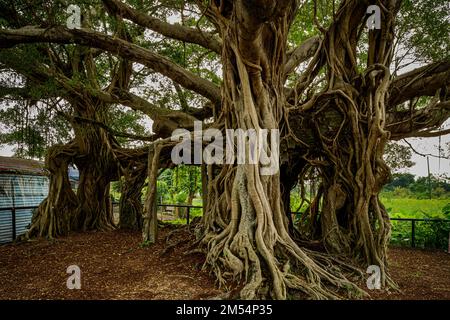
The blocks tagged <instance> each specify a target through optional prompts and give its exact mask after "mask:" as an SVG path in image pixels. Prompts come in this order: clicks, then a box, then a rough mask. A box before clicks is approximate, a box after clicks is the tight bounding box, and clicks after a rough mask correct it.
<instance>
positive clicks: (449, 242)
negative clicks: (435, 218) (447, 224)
mask: <svg viewBox="0 0 450 320" xmlns="http://www.w3.org/2000/svg"><path fill="white" fill-rule="evenodd" d="M448 253H450V231H449V232H448Z"/></svg>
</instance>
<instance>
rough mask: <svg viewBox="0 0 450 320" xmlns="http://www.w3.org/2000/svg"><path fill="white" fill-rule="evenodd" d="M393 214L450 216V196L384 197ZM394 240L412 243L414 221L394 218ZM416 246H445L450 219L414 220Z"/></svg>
mask: <svg viewBox="0 0 450 320" xmlns="http://www.w3.org/2000/svg"><path fill="white" fill-rule="evenodd" d="M382 202H383V204H384V205H385V207H386V208H387V210H388V212H389V215H390V216H391V218H413V219H442V220H446V219H449V218H450V200H449V199H448V198H447V199H433V200H429V199H407V198H403V199H387V198H383V199H382ZM391 223H392V236H391V243H392V244H394V245H401V246H410V245H411V241H412V239H411V238H412V235H411V228H412V227H411V222H410V221H396V220H392V221H391ZM415 224H416V225H415V239H416V240H415V242H416V246H417V247H423V248H438V249H446V248H447V246H448V237H449V232H450V222H445V221H438V222H433V221H417V222H416V223H415Z"/></svg>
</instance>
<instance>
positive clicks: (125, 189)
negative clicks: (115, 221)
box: [119, 163, 147, 230]
mask: <svg viewBox="0 0 450 320" xmlns="http://www.w3.org/2000/svg"><path fill="white" fill-rule="evenodd" d="M146 177H147V166H145V165H141V166H139V167H138V166H137V164H135V163H133V165H132V166H130V167H128V168H126V169H124V179H123V183H122V193H121V196H120V202H119V212H120V214H119V217H120V219H119V227H120V228H121V229H132V230H141V228H142V213H143V205H142V188H143V186H144V183H145V178H146Z"/></svg>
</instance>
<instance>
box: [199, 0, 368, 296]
mask: <svg viewBox="0 0 450 320" xmlns="http://www.w3.org/2000/svg"><path fill="white" fill-rule="evenodd" d="M294 12H295V5H294V1H283V2H282V3H278V2H275V1H273V2H263V1H256V3H253V4H252V5H250V4H248V3H247V2H245V1H236V2H234V3H233V4H231V3H230V2H225V4H224V5H222V6H219V7H215V11H214V14H215V16H216V21H217V23H218V25H219V26H220V30H221V33H222V39H223V53H222V60H223V64H224V82H223V88H222V91H223V92H222V95H223V103H222V114H221V115H220V116H219V119H218V121H217V122H218V123H221V124H222V126H223V127H222V129H238V128H240V129H243V130H255V131H256V132H257V133H260V132H261V130H262V129H280V128H281V129H283V130H284V128H283V127H284V125H283V123H284V121H285V105H284V103H285V97H284V89H283V82H284V81H283V79H284V72H283V70H284V69H283V67H284V63H285V61H284V59H285V51H284V50H285V48H286V37H287V32H288V28H289V25H290V23H291V19H292V15H293V13H294ZM282 134H284V132H282ZM270 139H273V137H271V138H270ZM271 142H272V143H275V146H276V147H278V146H277V145H276V144H278V141H270V142H269V143H267V144H266V145H264V151H265V152H266V154H267V155H272V156H274V157H278V154H276V150H275V148H274V144H272V143H271ZM247 147H248V144H247ZM258 159H259V157H258ZM271 160H272V161H273V160H276V161H278V160H279V159H278V158H276V159H273V158H272V159H271ZM246 161H247V163H248V157H247V159H246ZM276 167H277V168H278V162H277V163H276ZM262 170H264V168H263V167H262V165H261V164H260V163H259V162H258V163H257V164H238V165H224V166H222V167H221V170H220V172H219V173H218V174H217V175H216V176H215V177H214V178H212V179H211V180H209V183H210V184H212V186H211V188H210V190H212V191H213V192H212V193H211V194H209V197H208V206H207V208H208V210H207V211H206V212H205V216H204V218H203V237H202V243H203V244H204V245H205V246H206V248H207V257H206V263H207V265H209V267H210V268H211V269H212V270H213V271H214V272H215V274H216V276H217V278H218V280H219V282H220V283H221V284H224V283H226V282H227V281H228V280H238V281H239V280H240V281H242V282H243V284H244V286H243V288H242V290H241V292H240V295H241V298H244V299H253V298H262V297H271V298H276V299H286V298H287V295H288V290H293V291H302V292H304V293H306V294H307V295H308V296H311V297H315V298H335V297H337V295H336V293H335V292H333V291H332V290H329V289H328V288H327V287H326V286H325V285H324V284H327V285H331V286H336V287H347V288H348V289H350V288H353V289H354V292H360V293H361V291H360V290H359V289H358V288H357V287H356V286H354V285H353V284H352V283H350V282H349V281H348V280H347V279H346V278H345V277H344V276H343V275H342V274H341V273H340V272H333V271H331V270H330V269H327V266H326V265H327V263H328V262H326V258H325V257H323V256H321V255H320V254H318V253H314V254H310V253H309V252H308V251H307V250H305V249H303V248H300V247H299V246H298V245H297V244H296V243H295V241H294V240H293V239H292V237H291V235H290V234H289V232H288V219H287V217H286V214H285V212H284V209H283V206H282V203H281V191H280V174H279V172H277V173H275V174H273V175H264V174H262V173H263V171H262ZM318 257H320V258H318ZM324 261H325V262H324Z"/></svg>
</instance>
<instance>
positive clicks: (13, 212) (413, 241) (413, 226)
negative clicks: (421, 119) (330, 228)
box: [0, 202, 450, 251]
mask: <svg viewBox="0 0 450 320" xmlns="http://www.w3.org/2000/svg"><path fill="white" fill-rule="evenodd" d="M112 204H113V206H114V205H118V204H119V203H118V202H113V203H112ZM157 206H158V207H161V208H167V207H172V208H185V209H186V224H190V211H191V209H203V206H194V205H188V204H166V203H164V204H158V205H157ZM36 208H38V207H37V206H26V207H6V208H0V212H1V211H11V221H12V241H14V240H16V238H17V234H16V211H17V210H30V209H31V210H34V209H36ZM291 214H293V215H300V214H301V213H296V212H292V213H291ZM391 221H404V222H410V223H411V242H410V243H411V247H413V248H415V247H416V224H417V223H418V222H429V223H449V224H450V220H446V219H416V218H391ZM449 237H450V235H449ZM449 240H450V239H449ZM449 251H450V243H449Z"/></svg>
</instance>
